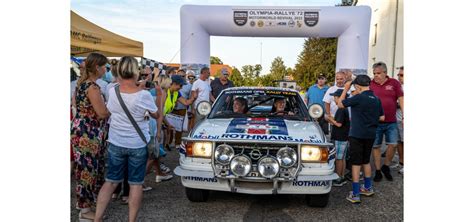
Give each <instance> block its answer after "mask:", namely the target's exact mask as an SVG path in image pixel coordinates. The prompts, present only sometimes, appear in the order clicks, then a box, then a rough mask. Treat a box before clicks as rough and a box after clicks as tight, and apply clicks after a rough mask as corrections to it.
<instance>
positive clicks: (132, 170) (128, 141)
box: [95, 56, 160, 221]
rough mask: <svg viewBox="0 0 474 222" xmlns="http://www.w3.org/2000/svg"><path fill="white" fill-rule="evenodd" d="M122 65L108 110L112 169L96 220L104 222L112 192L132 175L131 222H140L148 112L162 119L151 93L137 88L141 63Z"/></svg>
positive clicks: (125, 60)
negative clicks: (126, 166)
mask: <svg viewBox="0 0 474 222" xmlns="http://www.w3.org/2000/svg"><path fill="white" fill-rule="evenodd" d="M118 66H119V67H118V75H119V76H120V78H119V84H120V85H119V86H117V87H115V88H113V89H111V90H110V91H109V102H108V103H107V108H108V109H109V111H110V112H111V114H112V115H111V119H112V120H111V122H110V130H109V140H108V141H109V147H108V169H107V175H106V177H105V180H106V182H105V183H104V185H103V186H102V189H101V190H100V193H99V197H98V201H97V213H96V215H95V221H102V216H103V215H104V211H105V209H106V208H107V205H108V203H109V201H110V198H111V196H112V193H113V191H114V190H115V188H116V187H117V185H118V184H119V183H121V182H122V181H123V179H124V174H125V173H127V174H128V183H129V185H130V195H129V204H128V206H129V221H136V220H137V216H138V210H139V208H140V205H141V200H142V197H143V189H142V184H143V182H144V178H145V171H146V170H145V169H146V161H147V144H148V142H149V140H150V135H149V125H148V121H147V119H146V118H145V116H146V113H149V115H150V116H151V117H152V118H158V117H159V116H160V114H159V113H158V108H157V107H156V103H155V101H153V97H152V96H151V94H150V93H149V92H147V91H145V90H143V88H142V87H139V86H137V80H138V75H139V73H138V62H137V60H136V59H135V58H133V57H131V56H124V57H122V58H121V59H120V61H119V64H118ZM117 90H118V91H117ZM117 94H119V95H117ZM118 96H120V97H121V98H122V99H123V103H124V104H125V107H126V108H127V109H128V110H129V112H130V115H131V118H133V120H134V121H135V122H136V125H137V127H138V129H136V128H135V127H134V126H133V124H132V120H131V119H130V118H129V117H128V115H127V114H126V112H125V111H124V109H125V108H124V107H122V105H121V102H120V101H119V97H118ZM139 131H141V132H142V134H143V137H144V138H142V137H141V135H140V133H139ZM125 163H128V172H124V166H125Z"/></svg>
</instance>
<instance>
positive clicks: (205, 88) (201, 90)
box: [191, 67, 215, 124]
mask: <svg viewBox="0 0 474 222" xmlns="http://www.w3.org/2000/svg"><path fill="white" fill-rule="evenodd" d="M210 74H211V73H210V72H209V68H207V67H204V68H202V69H201V74H200V75H199V79H198V80H196V81H195V82H194V83H193V87H192V88H191V93H193V94H196V93H197V99H196V101H194V104H193V111H194V123H195V124H196V123H198V122H199V121H200V120H202V119H204V116H200V115H198V114H197V112H196V108H197V105H198V104H199V103H200V102H202V101H207V102H211V103H212V102H214V100H215V98H214V96H212V94H211V91H212V89H211V86H210V85H209V82H208V81H207V79H208V78H209V75H210Z"/></svg>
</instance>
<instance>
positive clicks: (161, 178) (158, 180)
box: [155, 174, 173, 183]
mask: <svg viewBox="0 0 474 222" xmlns="http://www.w3.org/2000/svg"><path fill="white" fill-rule="evenodd" d="M171 178H173V175H171V174H168V175H166V176H160V175H158V176H156V178H155V181H156V182H157V183H159V182H161V181H167V180H171Z"/></svg>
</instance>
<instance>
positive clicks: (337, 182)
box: [332, 177, 347, 187]
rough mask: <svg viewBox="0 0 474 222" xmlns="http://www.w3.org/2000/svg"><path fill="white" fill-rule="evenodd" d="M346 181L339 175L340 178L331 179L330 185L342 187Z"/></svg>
mask: <svg viewBox="0 0 474 222" xmlns="http://www.w3.org/2000/svg"><path fill="white" fill-rule="evenodd" d="M346 183H347V181H346V179H344V178H343V177H340V178H338V179H335V180H333V181H332V185H333V186H335V187H342V186H344V184H346Z"/></svg>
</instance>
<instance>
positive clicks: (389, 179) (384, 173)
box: [381, 165, 393, 181]
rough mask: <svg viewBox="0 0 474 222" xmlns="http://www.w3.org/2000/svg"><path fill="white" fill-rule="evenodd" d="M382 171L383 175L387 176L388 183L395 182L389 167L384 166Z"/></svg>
mask: <svg viewBox="0 0 474 222" xmlns="http://www.w3.org/2000/svg"><path fill="white" fill-rule="evenodd" d="M381 170H382V173H383V175H384V176H385V178H387V180H388V181H393V177H392V175H391V174H390V168H389V167H388V166H387V165H383V166H382V169H381Z"/></svg>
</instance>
